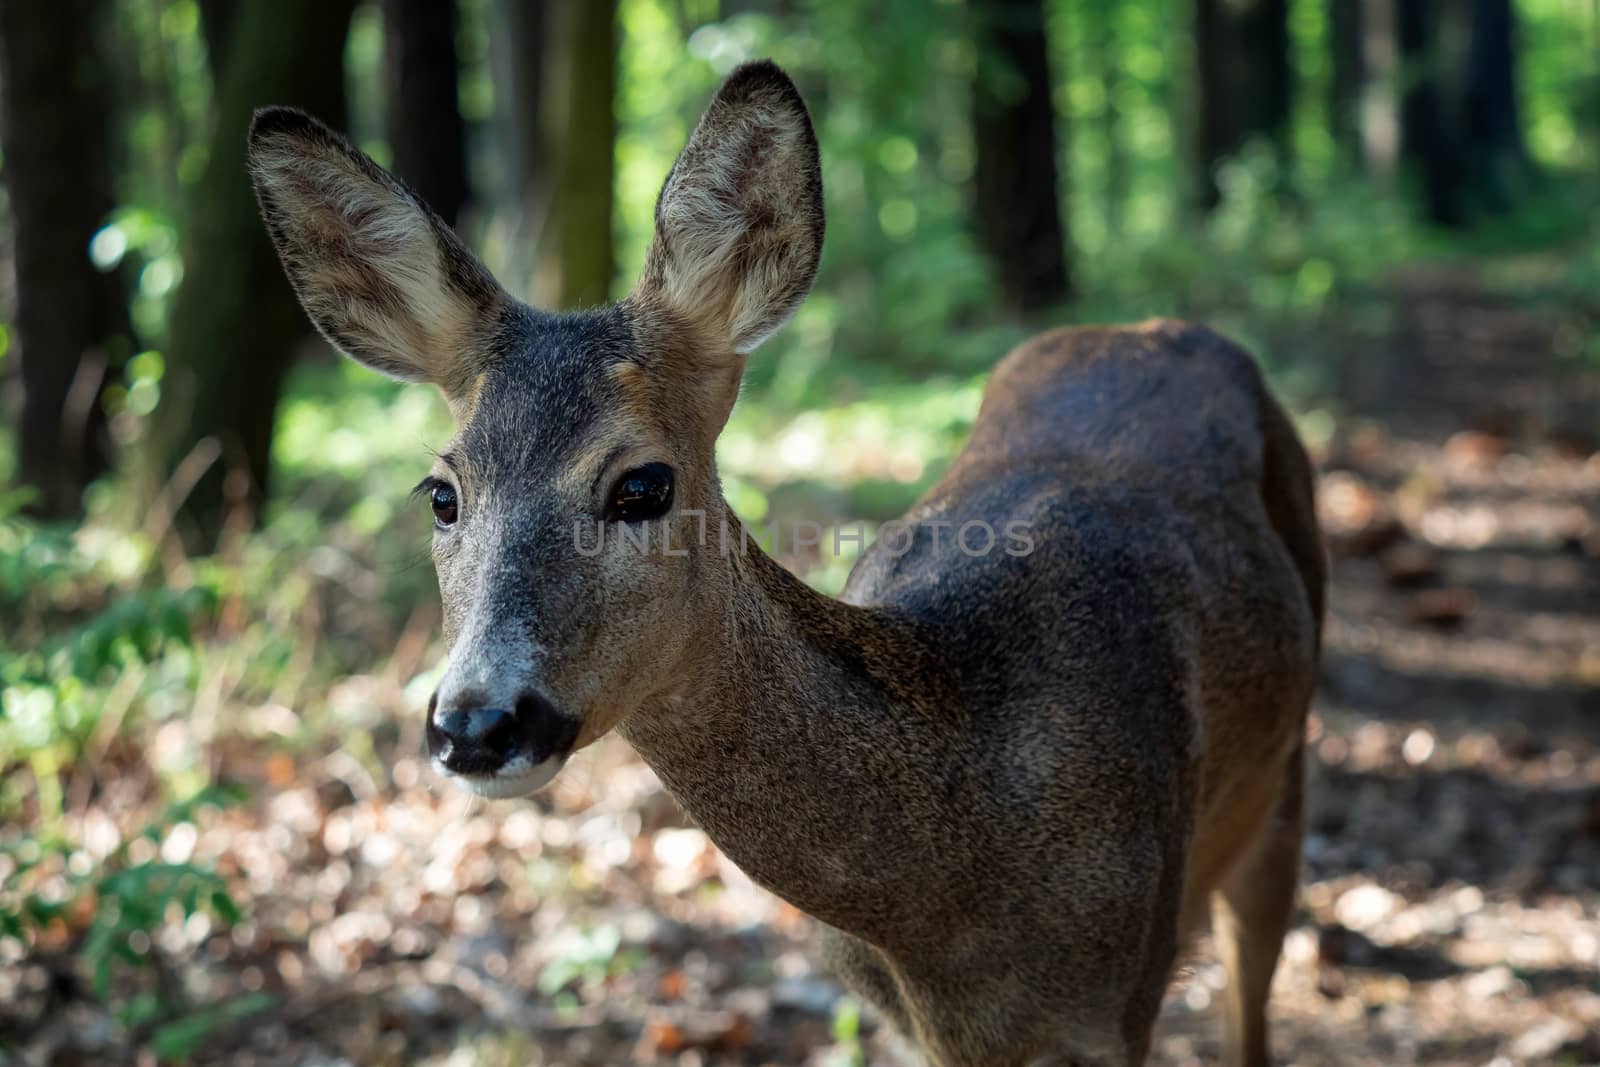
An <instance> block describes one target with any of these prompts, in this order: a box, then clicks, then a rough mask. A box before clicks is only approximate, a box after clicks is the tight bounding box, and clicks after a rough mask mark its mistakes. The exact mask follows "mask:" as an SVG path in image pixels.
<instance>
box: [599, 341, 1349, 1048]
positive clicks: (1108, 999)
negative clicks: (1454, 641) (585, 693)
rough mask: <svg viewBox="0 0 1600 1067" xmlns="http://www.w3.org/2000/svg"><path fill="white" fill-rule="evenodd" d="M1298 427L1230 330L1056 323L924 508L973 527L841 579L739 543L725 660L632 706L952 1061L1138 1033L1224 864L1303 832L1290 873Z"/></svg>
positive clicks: (689, 795)
mask: <svg viewBox="0 0 1600 1067" xmlns="http://www.w3.org/2000/svg"><path fill="white" fill-rule="evenodd" d="M1130 413H1132V414H1133V415H1134V417H1135V421H1132V422H1130V421H1129V415H1130ZM1287 426H1288V424H1287V421H1286V420H1284V419H1283V417H1282V415H1281V413H1279V412H1278V411H1277V409H1276V407H1275V405H1273V402H1272V401H1271V399H1270V398H1269V397H1267V396H1266V394H1265V392H1264V390H1263V387H1262V385H1261V382H1260V380H1259V377H1258V376H1257V374H1256V372H1255V369H1254V367H1253V365H1252V364H1251V362H1250V361H1249V359H1248V357H1247V356H1245V355H1244V354H1243V353H1242V352H1240V351H1239V350H1238V349H1237V348H1234V347H1233V346H1231V345H1229V344H1227V343H1226V342H1224V341H1222V340H1221V339H1220V338H1218V337H1217V336H1216V335H1214V334H1211V333H1210V332H1209V331H1206V330H1203V329H1200V328H1196V327H1191V326H1186V325H1181V324H1172V323H1157V324H1152V325H1149V326H1146V327H1142V328H1135V329H1127V330H1115V329H1107V330H1064V331H1057V332H1054V333H1051V334H1046V335H1044V336H1042V337H1040V338H1036V339H1035V340H1034V341H1032V342H1030V343H1029V344H1027V345H1025V346H1023V347H1022V348H1020V349H1018V350H1017V352H1016V353H1014V354H1013V355H1012V357H1011V358H1010V359H1009V360H1008V361H1007V362H1006V363H1005V364H1002V366H1001V369H1000V370H999V371H997V372H996V376H995V379H994V381H993V383H992V384H991V386H990V388H989V393H988V395H987V397H986V399H985V404H984V408H983V412H982V414H981V415H980V417H979V420H978V424H977V426H976V427H975V428H974V431H973V437H972V442H971V443H970V444H969V445H968V447H967V450H966V451H965V452H964V453H963V454H962V455H961V457H960V458H959V459H958V460H957V461H956V463H955V465H954V467H953V468H952V469H951V471H950V473H949V475H948V476H947V477H946V478H945V479H944V480H943V481H942V482H941V483H940V484H939V485H938V486H936V487H935V488H934V489H933V490H932V491H931V492H930V494H929V495H928V497H927V499H926V500H924V501H923V502H922V503H921V504H919V505H918V507H917V508H916V509H914V510H913V512H912V513H911V515H909V516H908V517H907V518H908V520H910V521H917V522H919V523H926V522H927V521H929V520H933V519H935V518H937V519H938V520H941V521H948V522H949V523H950V525H949V526H948V527H943V526H941V527H932V526H927V525H920V526H919V527H918V529H917V540H916V543H915V547H914V548H913V549H912V550H911V551H909V552H906V553H904V554H899V555H896V554H892V553H891V552H890V551H889V550H888V549H886V548H884V547H883V544H882V543H881V542H880V544H879V545H878V546H877V551H876V552H869V553H868V554H867V555H866V556H865V558H863V559H862V560H861V562H860V563H859V564H858V566H857V568H856V570H855V572H854V573H853V574H852V576H851V580H850V582H849V584H848V585H847V587H846V589H845V593H844V596H843V600H844V601H845V603H835V602H832V601H830V600H828V599H826V598H824V597H822V596H820V595H818V594H816V593H814V592H812V591H811V590H809V589H808V588H806V587H805V586H804V585H803V584H802V583H800V582H799V581H798V580H797V579H795V578H794V577H793V576H791V575H790V574H788V572H786V571H784V570H782V569H781V568H780V567H778V566H777V565H776V564H774V563H772V562H771V561H770V560H768V559H767V558H765V557H759V556H758V557H755V558H749V557H745V558H743V559H741V563H742V564H743V571H742V575H741V581H740V582H739V584H738V586H737V587H736V589H735V591H734V593H733V596H732V600H731V603H730V604H729V609H728V612H727V615H726V616H725V620H724V636H723V639H722V641H721V642H719V643H718V644H717V645H716V647H715V650H714V653H713V655H712V656H711V657H709V659H710V662H708V663H706V664H705V665H704V667H703V670H704V672H705V673H704V675H703V676H701V677H702V678H703V681H701V682H700V684H699V685H698V686H693V687H690V688H688V689H686V690H685V691H684V692H683V693H681V694H675V695H673V696H672V697H670V698H669V699H668V700H667V701H666V702H665V703H664V705H663V706H662V707H660V708H658V709H655V710H654V711H652V712H651V713H649V714H645V715H641V716H638V717H635V718H632V719H630V720H629V721H628V722H627V723H625V724H624V725H623V726H622V732H623V734H624V736H626V737H627V738H628V740H629V741H630V742H631V743H632V744H633V745H634V746H635V747H636V748H637V749H638V750H639V752H640V753H641V755H643V756H644V757H645V759H646V760H647V761H648V762H649V763H650V764H651V766H652V767H654V768H655V769H656V770H657V772H658V773H659V774H660V776H661V777H662V780H663V781H664V782H665V783H666V784H667V786H668V788H669V789H671V790H672V792H673V794H674V796H676V797H677V798H678V799H679V801H680V802H681V803H682V804H683V805H684V807H685V808H686V810H688V811H689V813H690V814H691V815H693V816H694V817H695V819H696V820H697V821H698V822H699V823H700V824H701V825H702V826H703V827H704V828H705V829H706V831H707V833H709V834H710V835H711V837H712V839H713V840H714V841H716V842H717V844H718V846H719V847H720V848H722V849H723V850H724V851H725V852H726V853H727V854H728V856H729V857H730V858H731V859H733V860H734V862H735V863H737V864H738V865H739V866H740V867H741V868H742V869H744V870H745V871H746V872H747V873H749V874H750V875H751V876H752V877H753V878H755V879H756V880H757V881H758V882H760V883H761V884H762V885H763V886H765V887H766V888H768V889H770V890H772V891H773V892H775V893H777V894H778V895H780V896H782V897H784V898H785V899H787V900H788V901H789V902H790V903H792V904H794V905H795V906H796V907H798V908H800V909H802V910H804V911H806V912H808V913H809V914H811V915H814V916H816V917H817V918H819V919H821V920H822V921H824V922H825V923H827V924H828V926H829V927H831V928H832V929H831V930H830V932H829V935H828V936H829V938H830V941H831V944H830V946H829V947H830V955H831V956H832V957H833V959H834V961H835V964H836V966H838V968H839V969H840V970H841V971H843V972H844V973H845V975H846V977H847V978H848V979H849V981H850V983H851V985H852V986H853V987H854V988H855V989H857V990H858V991H860V992H862V993H863V994H864V995H865V996H866V997H868V998H869V999H870V1000H872V1001H874V1002H875V1003H876V1005H877V1006H878V1007H879V1008H880V1010H882V1011H883V1012H884V1013H885V1014H886V1015H888V1016H889V1017H890V1018H892V1019H895V1020H897V1021H898V1022H899V1023H900V1025H901V1026H902V1028H903V1029H905V1030H907V1031H908V1032H909V1033H911V1034H913V1035H915V1037H916V1039H917V1040H918V1042H919V1043H920V1044H922V1045H923V1046H924V1047H926V1048H928V1049H930V1050H931V1051H933V1054H934V1062H935V1063H938V1064H941V1065H942V1064H947V1063H948V1064H989V1063H996V1064H999V1063H1028V1062H1032V1059H1033V1058H1036V1057H1047V1058H1046V1059H1045V1062H1061V1063H1085V1064H1089V1063H1102V1062H1104V1063H1125V1062H1138V1060H1139V1057H1140V1056H1141V1055H1142V1047H1143V1043H1144V1042H1145V1041H1147V1040H1148V1034H1149V1029H1150V1026H1151V1023H1152V1022H1153V1019H1154V1013H1155V1011H1156V1009H1157V1007H1158V1006H1159V1003H1160V997H1161V993H1162V991H1163V990H1164V989H1165V986H1166V982H1167V977H1168V975H1169V973H1170V971H1171V968H1172V966H1173V962H1174V960H1175V958H1176V956H1177V954H1178V952H1179V950H1180V945H1181V944H1182V943H1183V942H1184V941H1185V940H1187V938H1188V937H1189V936H1190V935H1192V933H1193V932H1194V931H1195V929H1196V928H1197V927H1198V926H1199V924H1200V922H1201V920H1202V919H1203V917H1204V916H1205V914H1206V908H1207V906H1208V898H1209V894H1210V892H1211V891H1212V890H1213V889H1214V888H1215V887H1216V886H1217V883H1218V880H1219V878H1220V877H1221V875H1222V874H1223V873H1224V872H1226V871H1227V870H1228V869H1229V868H1230V867H1232V866H1233V865H1234V864H1236V863H1237V862H1238V860H1239V859H1240V857H1241V855H1242V854H1243V853H1245V852H1246V851H1247V850H1248V848H1249V846H1250V845H1251V844H1252V843H1253V842H1256V841H1258V840H1261V839H1263V838H1267V837H1270V836H1271V835H1272V834H1273V833H1274V832H1278V831H1281V830H1283V829H1285V828H1287V830H1288V833H1289V834H1290V835H1291V836H1292V840H1293V842H1294V847H1292V848H1291V849H1289V850H1288V858H1287V859H1285V860H1283V861H1282V863H1281V864H1280V868H1281V869H1277V870H1273V869H1270V868H1269V869H1268V870H1263V871H1252V872H1251V873H1250V874H1249V875H1248V877H1250V878H1253V879H1266V880H1268V881H1271V880H1273V879H1276V880H1277V884H1278V886H1279V888H1280V889H1281V890H1292V886H1293V883H1294V877H1295V864H1297V863H1298V829H1297V825H1296V818H1297V815H1296V813H1295V812H1294V811H1292V810H1290V811H1285V810H1284V808H1285V807H1286V806H1287V805H1288V804H1290V803H1292V802H1293V800H1294V799H1296V798H1293V797H1289V796H1287V795H1286V792H1285V786H1286V784H1287V783H1289V781H1290V777H1291V775H1292V774H1294V773H1296V764H1295V761H1296V760H1298V759H1299V743H1300V738H1301V735H1302V731H1303V728H1304V713H1305V708H1306V706H1307V702H1308V700H1309V698H1310V693H1311V687H1312V684H1313V680H1314V674H1313V672H1312V671H1311V670H1310V669H1309V665H1310V664H1313V663H1314V662H1315V648H1316V633H1317V625H1316V623H1317V612H1318V611H1320V596H1321V589H1320V582H1321V578H1320V574H1321V571H1320V566H1321V562H1320V549H1319V547H1318V541H1317V533H1316V527H1315V525H1314V523H1313V521H1312V515H1311V504H1310V481H1309V468H1308V466H1307V465H1306V463H1305V460H1304V457H1303V454H1302V453H1301V452H1300V450H1299V446H1298V444H1297V443H1296V442H1295V441H1294V439H1293V437H1292V436H1290V435H1288V433H1287ZM1269 464H1271V465H1274V468H1275V469H1274V471H1273V473H1274V474H1279V473H1281V474H1283V475H1284V476H1286V477H1285V481H1284V482H1283V483H1282V485H1281V488H1282V489H1284V490H1287V493H1286V495H1285V496H1283V497H1281V498H1279V499H1277V500H1275V501H1273V502H1270V503H1269V502H1268V501H1267V500H1266V499H1265V498H1264V495H1263V494H1264V492H1265V491H1266V490H1265V486H1264V483H1265V481H1266V475H1265V469H1266V468H1267V467H1268V465H1269ZM1279 464H1281V465H1283V469H1282V471H1281V472H1280V471H1279V470H1277V469H1276V465H1279ZM1280 509H1281V514H1282V515H1283V517H1284V519H1286V520H1287V521H1286V528H1285V530H1284V531H1283V533H1282V534H1280V533H1279V532H1278V531H1277V530H1275V529H1274V526H1273V519H1272V515H1271V514H1270V512H1271V511H1273V510H1280ZM968 522H980V523H982V524H984V525H985V526H988V527H993V528H995V529H1000V528H1002V527H1003V526H1005V525H1006V524H1007V523H1012V522H1020V523H1023V524H1025V525H1026V527H1027V529H1029V531H1030V532H1031V535H1032V537H1033V539H1034V542H1035V547H1034V551H1032V552H1030V553H1028V554H1026V555H1017V556H1012V555H1008V554H1006V553H1004V552H998V551H997V552H991V553H988V554H986V555H983V556H981V557H970V556H967V555H966V554H964V553H963V552H962V551H961V549H960V546H959V544H958V542H957V541H956V539H955V538H956V532H957V531H958V530H959V529H960V527H961V526H963V525H964V524H965V523H968ZM934 530H943V531H944V536H943V537H942V538H941V541H940V547H939V548H938V549H935V547H934ZM1297 554H1298V557H1299V558H1298V560H1297V559H1296V555H1297ZM1301 567H1304V571H1302V570H1301V569H1300V568H1301ZM1280 818H1281V819H1283V820H1286V821H1282V822H1280V821H1278V820H1279V819H1280ZM1280 923H1281V920H1280ZM1265 933H1266V934H1267V936H1268V937H1270V938H1271V939H1272V941H1273V946H1272V947H1273V951H1274V954H1275V953H1276V943H1277V941H1278V940H1281V936H1282V928H1281V925H1279V926H1278V928H1277V929H1276V931H1270V930H1269V931H1266V932H1265ZM1049 1056H1055V1057H1058V1058H1057V1059H1049V1058H1048V1057H1049Z"/></svg>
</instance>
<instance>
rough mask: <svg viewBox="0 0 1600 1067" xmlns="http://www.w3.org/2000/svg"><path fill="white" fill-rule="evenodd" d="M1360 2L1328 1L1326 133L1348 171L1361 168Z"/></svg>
mask: <svg viewBox="0 0 1600 1067" xmlns="http://www.w3.org/2000/svg"><path fill="white" fill-rule="evenodd" d="M1362 16H1363V11H1362V0H1329V3H1328V53H1329V59H1330V60H1331V61H1332V62H1331V66H1332V69H1333V76H1332V78H1331V79H1330V81H1329V83H1328V132H1329V134H1330V135H1331V136H1332V138H1333V144H1334V147H1335V148H1336V149H1337V151H1338V154H1339V159H1340V161H1341V162H1342V163H1344V164H1345V166H1347V167H1348V168H1349V169H1350V170H1352V171H1359V170H1361V169H1363V166H1364V163H1365V159H1366V152H1365V150H1364V142H1363V138H1362V133H1361V111H1362V103H1363V100H1364V98H1365V95H1366V86H1367V63H1366V54H1365V50H1364V48H1363V40H1364V31H1365V27H1364V25H1363V22H1364V20H1363V18H1362Z"/></svg>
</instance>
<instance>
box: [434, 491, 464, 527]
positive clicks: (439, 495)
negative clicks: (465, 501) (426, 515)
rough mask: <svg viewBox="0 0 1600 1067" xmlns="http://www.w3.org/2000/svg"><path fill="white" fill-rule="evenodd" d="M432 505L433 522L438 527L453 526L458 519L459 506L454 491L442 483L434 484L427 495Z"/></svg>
mask: <svg viewBox="0 0 1600 1067" xmlns="http://www.w3.org/2000/svg"><path fill="white" fill-rule="evenodd" d="M428 502H429V503H430V504H432V505H433V521H434V522H436V523H438V524H439V525H440V526H454V525H455V524H456V519H457V518H458V517H460V514H461V506H460V504H458V503H457V502H456V491H455V490H454V489H452V488H450V487H449V486H448V485H445V484H444V483H443V482H439V483H436V484H435V485H434V487H433V489H432V490H430V491H429V493H428Z"/></svg>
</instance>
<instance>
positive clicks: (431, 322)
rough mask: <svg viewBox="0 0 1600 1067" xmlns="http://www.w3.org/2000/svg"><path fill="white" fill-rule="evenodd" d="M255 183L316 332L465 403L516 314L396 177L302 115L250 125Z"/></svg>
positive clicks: (273, 113) (259, 115) (263, 116)
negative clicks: (507, 322) (507, 318)
mask: <svg viewBox="0 0 1600 1067" xmlns="http://www.w3.org/2000/svg"><path fill="white" fill-rule="evenodd" d="M249 158H250V177H251V180H252V181H253V182H254V183H255V190H256V199H257V200H258V201H259V202H260V205H261V217H262V218H263V219H264V220H265V221H266V224H267V229H268V231H269V232H270V233H271V234H272V242H273V244H275V245H276V246H277V249H278V256H279V258H280V259H282V261H283V268H284V271H285V272H286V273H287V274H288V275H289V282H290V284H291V285H293V286H294V291H295V294H296V295H297V296H299V298H300V303H301V305H302V306H303V307H304V308H305V309H306V314H308V315H309V316H310V317H311V321H312V322H313V323H315V324H316V327H317V329H319V330H321V331H322V333H323V335H324V336H326V337H327V338H328V340H329V341H331V342H333V344H334V345H336V346H337V347H338V348H340V349H342V350H343V351H344V352H345V353H347V354H348V355H350V356H351V357H352V358H354V359H356V360H359V361H360V362H362V363H365V364H366V365H367V366H369V367H372V368H373V369H374V370H377V371H381V372H382V373H384V374H387V375H389V376H391V377H394V378H400V379H402V380H405V381H426V382H432V383H433V384H435V385H437V386H439V387H440V388H441V389H442V390H443V391H444V393H445V395H446V396H447V397H450V398H451V399H456V398H459V397H461V396H463V395H465V394H466V393H467V392H468V391H469V390H470V389H471V387H472V382H473V381H474V380H475V379H476V377H477V375H478V374H479V373H480V372H481V371H482V370H483V369H484V367H485V366H486V365H487V363H488V360H489V358H490V356H491V354H492V352H493V351H494V348H495V339H496V337H497V336H498V334H499V332H500V330H501V328H502V324H503V322H504V319H505V316H506V315H507V313H508V312H509V311H510V310H511V309H513V308H514V307H515V306H516V303H515V301H513V300H512V299H511V297H510V296H508V295H507V294H506V293H505V291H504V290H503V289H501V288H500V286H499V285H498V284H497V283H496V282H495V280H494V278H493V277H492V276H491V275H490V274H489V272H488V270H487V269H486V268H485V267H484V266H483V265H482V264H481V263H479V262H478V261H477V260H476V259H474V258H473V256H472V253H470V252H468V251H467V249H466V246H464V245H463V244H462V243H461V241H460V239H459V238H458V237H456V235H455V234H454V233H453V232H451V230H450V227H448V226H447V225H445V224H444V222H442V221H441V220H440V219H439V218H438V216H436V215H434V214H433V212H432V211H430V210H428V207H427V205H425V204H423V203H422V201H421V200H420V199H418V198H417V196H416V195H415V194H414V193H412V192H411V191H410V190H409V189H407V188H406V187H405V185H403V184H402V183H401V182H400V181H399V180H398V179H397V178H395V177H394V176H393V175H391V174H390V173H388V172H387V171H385V170H384V169H383V168H382V167H380V166H378V165H377V164H376V163H374V162H373V161H372V160H371V159H370V158H369V157H368V156H366V155H365V154H364V153H362V152H361V151H360V150H359V149H357V148H355V147H354V146H352V145H351V144H350V142H349V141H347V140H345V139H344V138H343V137H341V136H340V135H339V134H337V133H335V132H334V131H333V130H331V129H329V128H328V127H327V126H324V125H323V124H322V123H320V122H318V121H317V120H316V119H314V118H312V117H311V116H309V115H306V114H304V113H302V112H299V111H295V110H293V109H292V108H282V107H271V108H263V109H262V110H260V111H257V112H256V114H255V121H254V122H252V123H251V125H250V153H249Z"/></svg>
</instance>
